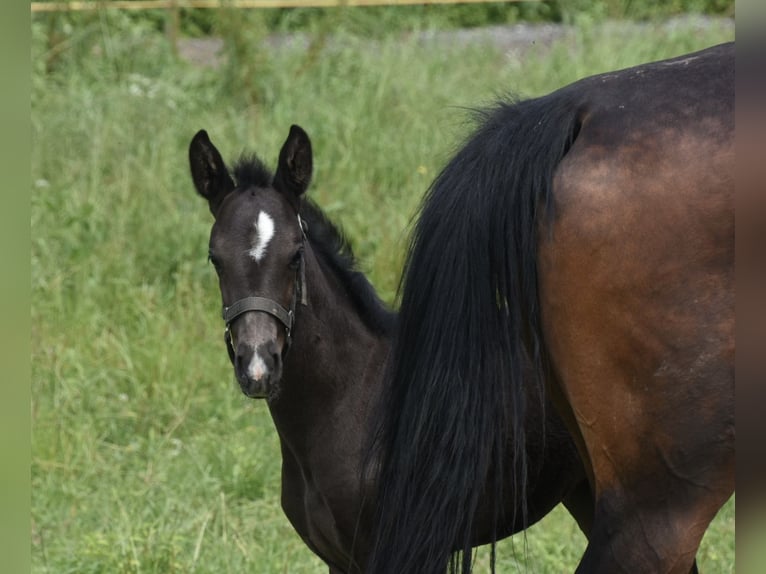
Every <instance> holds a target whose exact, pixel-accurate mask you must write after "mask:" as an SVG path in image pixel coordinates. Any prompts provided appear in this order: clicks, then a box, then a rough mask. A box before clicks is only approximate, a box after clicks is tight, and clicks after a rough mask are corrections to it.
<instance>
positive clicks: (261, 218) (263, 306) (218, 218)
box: [189, 126, 312, 398]
mask: <svg viewBox="0 0 766 574" xmlns="http://www.w3.org/2000/svg"><path fill="white" fill-rule="evenodd" d="M189 162H190V164H191V173H192V179H193V180H194V185H195V187H196V188H197V191H198V192H199V194H200V195H201V196H202V197H204V198H205V199H207V201H208V205H209V207H210V211H211V213H212V214H213V217H214V218H215V223H214V224H213V229H212V231H211V233H210V247H209V249H210V251H209V258H210V261H211V263H212V264H213V266H214V267H215V270H216V273H217V274H218V283H219V286H220V288H221V297H222V299H223V318H224V321H225V323H226V334H225V337H226V345H227V349H228V351H229V357H230V358H231V361H232V364H233V366H234V373H235V375H236V378H237V381H238V382H239V385H240V387H241V389H242V392H244V393H245V394H246V395H247V396H249V397H253V398H271V397H274V396H276V394H277V393H278V390H279V381H280V378H281V375H282V360H283V357H284V355H285V353H286V352H287V350H288V348H289V346H290V341H291V329H292V323H293V318H294V313H295V308H296V305H297V304H298V303H299V300H300V299H301V295H302V293H301V291H302V290H303V249H304V242H305V235H304V233H303V229H302V223H301V220H300V216H299V206H300V197H301V195H302V194H303V193H304V192H305V191H306V188H307V187H308V184H309V181H310V179H311V172H312V157H311V142H310V140H309V138H308V135H306V132H304V131H303V130H302V129H301V128H300V127H298V126H292V127H291V128H290V135H289V136H288V137H287V141H285V143H284V145H283V146H282V150H281V152H280V154H279V163H278V166H277V171H276V173H275V174H274V175H273V176H272V175H271V173H270V172H269V171H268V170H267V169H266V168H265V167H264V166H263V164H261V162H260V161H259V160H258V159H256V158H251V159H246V160H240V162H239V163H238V164H237V165H236V166H235V167H234V169H233V173H230V172H229V170H228V169H227V168H226V165H225V164H224V162H223V160H222V159H221V154H220V153H219V152H218V150H217V149H216V148H215V146H214V145H213V144H212V143H211V141H210V139H209V138H208V135H207V133H206V132H205V131H204V130H202V131H199V132H198V133H197V134H196V135H195V136H194V138H193V139H192V142H191V145H190V147H189Z"/></svg>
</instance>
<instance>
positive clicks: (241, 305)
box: [221, 214, 307, 364]
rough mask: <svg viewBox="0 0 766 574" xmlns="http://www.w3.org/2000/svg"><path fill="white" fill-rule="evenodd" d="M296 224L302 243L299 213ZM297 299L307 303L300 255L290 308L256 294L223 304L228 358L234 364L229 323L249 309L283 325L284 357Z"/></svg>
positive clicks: (303, 233)
mask: <svg viewBox="0 0 766 574" xmlns="http://www.w3.org/2000/svg"><path fill="white" fill-rule="evenodd" d="M298 226H299V227H300V230H301V243H302V244H303V245H305V244H306V228H307V225H306V222H305V221H303V219H301V216H300V214H298ZM298 300H300V302H301V305H306V304H307V299H306V263H305V257H303V256H302V257H301V259H300V264H299V266H298V269H297V270H296V272H295V284H294V287H293V297H292V300H291V301H290V309H289V310H288V309H285V308H284V307H283V306H282V305H280V304H279V303H277V302H276V301H274V300H273V299H269V298H267V297H258V296H251V297H244V298H242V299H238V300H237V301H235V302H234V303H232V304H231V305H229V306H228V307H226V306H224V307H223V309H222V311H221V316H222V317H223V321H224V323H225V324H226V329H225V330H224V333H223V338H224V340H225V341H226V350H227V351H228V353H229V359H230V360H231V362H232V364H234V357H235V354H234V347H233V346H232V341H231V330H230V327H231V324H232V323H233V322H234V320H235V319H236V318H237V317H239V316H240V315H242V314H244V313H247V312H249V311H260V312H261V313H268V314H269V315H271V316H272V317H275V318H276V319H277V320H278V321H279V322H280V323H282V325H284V327H285V346H284V349H283V351H282V356H283V357H284V356H285V355H286V354H287V351H289V350H290V346H291V345H292V343H293V337H292V332H293V326H294V325H295V308H296V307H297V305H298Z"/></svg>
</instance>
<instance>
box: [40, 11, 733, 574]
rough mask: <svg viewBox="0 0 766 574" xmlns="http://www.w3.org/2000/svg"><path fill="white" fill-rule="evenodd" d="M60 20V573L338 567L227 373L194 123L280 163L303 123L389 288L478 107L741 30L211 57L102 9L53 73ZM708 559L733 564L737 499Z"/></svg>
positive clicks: (559, 563) (47, 494) (553, 547)
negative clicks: (309, 540)
mask: <svg viewBox="0 0 766 574" xmlns="http://www.w3.org/2000/svg"><path fill="white" fill-rule="evenodd" d="M43 32H44V28H43V27H42V26H39V27H38V26H35V27H34V29H33V47H34V50H33V62H34V74H33V93H32V138H33V153H32V166H31V169H32V182H33V185H32V194H31V201H32V237H33V244H32V297H33V308H32V337H33V345H32V347H33V355H32V397H33V400H32V418H33V445H32V457H33V464H32V490H33V500H32V546H33V547H32V554H33V570H34V571H35V572H41V573H42V572H50V573H55V574H62V573H68V572H72V573H75V572H77V573H109V574H113V573H134V572H135V573H139V572H140V573H158V574H159V573H167V572H199V573H205V572H211V573H212V572H215V573H224V572H244V571H248V572H268V573H271V572H289V573H291V574H293V573H296V574H299V573H304V572H305V573H314V572H325V571H326V570H325V568H324V566H323V565H322V563H321V562H320V561H319V560H318V559H317V558H315V557H313V555H312V554H311V552H310V551H309V550H308V549H307V548H306V547H305V546H304V545H303V544H302V542H301V541H300V540H299V539H298V537H297V535H296V534H295V533H294V532H293V531H292V528H291V527H290V525H289V524H288V522H287V520H286V519H285V518H284V516H283V514H282V512H281V509H280V507H279V488H280V486H279V472H280V460H279V450H278V442H277V437H276V433H275V431H274V428H273V425H272V422H271V419H270V417H269V415H268V411H267V409H266V407H265V405H264V404H263V403H261V402H253V401H249V400H246V399H245V398H244V397H242V396H241V394H240V393H239V391H238V390H237V389H236V386H235V385H234V383H233V382H232V380H231V377H232V376H231V372H230V368H229V364H228V359H227V356H226V353H225V351H224V347H223V343H222V340H221V336H222V332H221V325H220V321H219V316H218V303H219V294H218V292H217V286H216V282H215V279H214V274H213V272H212V270H211V269H210V268H209V266H208V265H207V263H206V253H207V249H206V246H207V235H208V232H209V226H210V224H211V218H210V216H209V213H208V211H207V206H206V204H205V203H204V201H202V200H201V199H200V198H198V197H197V196H196V194H195V193H194V191H193V188H192V185H191V181H190V178H189V175H188V173H187V170H188V167H187V159H186V157H187V155H186V153H187V151H186V150H187V146H188V143H189V141H190V139H191V137H192V135H193V134H194V133H195V132H196V130H198V129H200V128H205V129H207V130H208V132H209V133H210V135H211V137H212V139H213V141H214V142H215V143H216V144H217V145H218V147H219V148H220V149H221V150H222V151H223V153H224V154H225V155H226V156H227V157H234V156H236V155H238V154H239V153H240V152H242V151H244V150H255V151H257V152H258V153H260V154H261V155H262V156H263V157H264V158H265V159H266V160H268V161H269V162H271V163H272V164H273V162H274V161H275V158H276V154H277V152H278V150H279V146H280V144H281V143H282V141H283V139H284V137H285V136H286V134H287V130H288V127H289V125H290V124H291V123H299V124H301V125H302V126H303V127H304V128H306V129H307V131H308V132H309V134H310V135H311V137H312V139H313V142H314V150H315V169H316V176H315V180H314V184H313V186H312V190H311V192H310V193H311V194H312V196H313V198H314V199H315V200H316V201H317V202H318V203H319V204H320V205H322V206H323V207H324V208H325V210H326V211H327V212H328V213H329V214H330V215H331V216H332V217H333V218H334V219H335V220H336V221H337V222H340V223H342V225H343V227H344V228H345V230H346V232H347V233H348V235H349V236H350V238H351V239H352V241H353V244H354V247H355V250H356V252H357V254H358V255H359V257H360V259H361V262H362V266H363V268H364V269H365V270H366V271H367V272H368V273H369V276H370V277H371V279H372V281H373V282H374V284H375V285H376V286H377V288H378V289H379V291H380V292H381V294H382V296H383V297H384V298H385V299H387V300H389V301H393V299H394V295H395V290H396V285H397V281H398V278H399V272H400V267H401V259H402V252H403V250H404V246H405V241H406V236H407V226H408V223H409V221H410V218H411V217H412V215H413V213H414V211H415V208H416V206H417V204H418V201H419V199H420V197H421V196H422V194H423V192H424V191H425V189H426V188H427V186H428V184H429V182H430V181H431V179H432V178H433V177H434V175H435V174H436V173H437V170H438V169H439V168H440V166H441V165H443V163H444V162H445V161H446V160H447V159H448V157H449V156H450V154H451V152H452V151H453V150H454V149H455V147H456V146H457V145H458V144H459V142H460V140H461V138H462V137H464V136H465V134H466V133H467V130H468V124H467V117H468V116H467V114H466V112H465V110H464V108H465V107H471V106H476V105H481V104H483V103H488V102H490V101H491V100H492V99H493V98H494V96H495V95H498V94H502V93H505V92H507V91H510V90H513V91H516V92H518V93H520V94H523V95H536V94H541V93H545V92H547V91H550V90H552V89H554V88H556V87H558V86H560V85H563V84H565V83H567V82H570V81H572V80H575V79H577V78H579V77H582V76H584V75H587V74H590V73H594V72H599V71H605V70H608V69H614V68H618V67H622V66H628V65H631V64H635V63H639V62H641V61H646V60H650V59H653V58H660V57H663V56H670V55H674V54H679V53H682V52H684V51H688V50H691V49H695V48H701V47H704V46H707V45H710V44H714V43H717V42H720V41H724V40H728V39H731V35H732V33H731V31H730V30H729V29H728V28H720V27H715V26H714V27H712V28H710V29H706V30H702V31H700V30H696V29H678V30H675V31H673V32H668V31H666V30H664V29H660V28H657V29H648V30H643V31H641V32H625V31H623V32H620V33H615V32H611V31H609V30H608V29H606V28H602V27H600V26H591V27H587V28H583V29H581V31H580V32H579V33H577V34H575V35H573V36H571V37H569V38H567V39H566V40H564V41H562V42H560V43H558V44H556V45H555V46H553V47H552V48H551V49H547V48H545V47H543V46H536V47H534V48H532V49H531V50H530V51H529V53H528V54H527V55H526V57H525V58H524V59H523V60H513V59H509V58H508V57H506V55H504V54H503V53H501V52H499V51H497V50H494V49H492V48H490V47H487V46H483V47H476V46H474V47H465V48H458V47H449V46H442V47H441V48H440V49H433V48H429V47H427V46H423V45H421V44H418V43H417V42H416V41H414V40H406V39H404V40H403V39H402V38H401V37H400V36H398V35H386V34H382V35H381V38H380V39H379V40H377V41H376V42H375V43H374V44H371V43H370V42H369V41H368V40H366V39H364V38H359V37H355V36H353V35H350V34H344V33H343V32H342V31H337V33H336V35H335V37H334V38H335V39H334V40H333V42H331V43H329V44H328V45H326V46H324V47H322V46H318V47H315V49H314V50H311V49H310V50H303V49H294V50H288V51H282V52H279V53H264V54H260V56H259V57H258V58H253V60H252V61H248V60H247V59H245V60H244V61H240V63H239V65H238V66H237V67H236V68H234V67H231V66H230V67H228V68H227V67H224V68H223V69H220V70H211V69H202V68H193V67H191V66H189V65H187V64H184V63H182V62H178V61H175V60H174V59H173V58H172V56H171V54H170V51H169V50H168V48H167V46H166V45H165V43H164V41H163V39H162V38H161V37H159V36H157V35H155V33H153V32H151V31H149V30H146V29H142V28H140V27H139V28H130V27H129V28H123V27H120V26H118V25H117V24H115V23H114V22H112V21H111V20H109V18H107V17H106V16H105V17H103V18H102V19H101V21H99V22H98V24H97V25H96V26H95V27H92V28H88V29H83V30H80V31H77V30H75V32H74V33H73V35H72V37H73V38H74V40H72V44H71V46H70V50H69V52H67V53H65V54H64V55H63V56H62V58H61V59H59V61H58V62H57V64H56V69H55V70H54V71H53V72H52V73H50V74H46V73H45V72H44V69H43V68H44V65H43V62H44V60H45V56H46V54H45V52H44V49H43V45H44V42H43V41H44V34H43ZM245 39H246V40H248V41H252V38H250V39H248V38H247V36H246V35H245ZM244 45H245V46H247V44H246V43H245V44H244ZM254 62H255V63H254ZM514 540H515V542H511V541H505V542H503V543H502V544H501V545H500V558H499V560H500V562H499V564H500V566H501V567H500V571H503V572H512V571H515V568H516V567H515V566H514V565H515V563H516V562H515V560H516V558H514V556H513V552H512V545H513V546H515V549H516V550H517V553H516V554H517V557H519V558H520V557H522V556H523V554H524V553H523V550H524V548H526V556H527V562H526V564H527V571H529V572H545V573H547V572H550V573H554V572H571V571H572V570H573V569H574V566H575V565H576V563H577V561H578V559H579V556H580V555H581V553H582V550H583V548H584V540H583V538H582V536H581V535H580V534H579V532H578V531H577V529H576V527H575V525H574V522H573V521H572V520H570V519H569V518H568V517H567V515H566V513H565V512H563V511H560V510H557V511H555V512H554V513H552V514H551V515H550V516H548V517H547V518H546V519H545V520H544V521H543V522H542V523H540V524H539V525H536V526H535V527H533V528H532V529H530V530H529V532H528V533H527V534H526V538H525V539H524V538H523V537H516V538H515V539H514ZM525 545H526V546H525ZM479 556H480V557H479V560H480V563H486V562H487V560H488V555H487V553H486V551H485V550H482V551H480V555H479ZM482 561H483V562H482ZM522 563H523V560H522ZM700 563H701V566H702V568H703V570H704V572H706V573H708V574H709V573H728V572H733V571H734V504H733V501H732V502H730V503H729V504H728V505H727V506H726V507H725V508H724V510H723V511H722V512H721V515H720V516H719V518H718V519H717V520H716V521H715V523H714V525H713V527H712V528H711V529H710V531H709V532H708V535H707V537H706V539H705V544H704V545H703V548H702V549H701V552H700Z"/></svg>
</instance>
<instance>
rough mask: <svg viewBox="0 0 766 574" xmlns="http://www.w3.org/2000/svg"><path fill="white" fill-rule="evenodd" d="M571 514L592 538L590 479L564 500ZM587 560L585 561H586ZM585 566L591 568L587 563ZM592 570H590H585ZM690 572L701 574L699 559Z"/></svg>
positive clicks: (598, 543) (587, 536) (586, 535)
mask: <svg viewBox="0 0 766 574" xmlns="http://www.w3.org/2000/svg"><path fill="white" fill-rule="evenodd" d="M562 502H563V504H564V506H565V507H566V509H567V510H568V511H569V514H571V515H572V517H573V518H574V519H575V520H576V521H577V524H578V526H579V527H580V530H581V531H582V532H583V534H584V535H585V537H586V538H588V539H589V540H590V538H591V534H592V529H593V511H594V509H593V505H594V503H593V494H592V491H591V488H590V484H589V483H588V481H586V480H584V481H583V482H582V483H580V484H579V485H578V486H577V487H576V488H575V489H574V490H573V491H572V492H571V493H569V494H568V495H567V496H566V497H564V500H563V501H562ZM596 545H597V546H598V547H602V546H604V544H603V543H601V542H596ZM584 562H585V561H584ZM583 568H590V566H588V565H587V564H585V565H584V566H583ZM584 571H590V570H584ZM689 574H699V570H698V568H697V561H696V560H694V562H693V563H692V567H691V570H690V572H689Z"/></svg>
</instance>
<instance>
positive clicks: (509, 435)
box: [367, 94, 580, 574]
mask: <svg viewBox="0 0 766 574" xmlns="http://www.w3.org/2000/svg"><path fill="white" fill-rule="evenodd" d="M563 99H564V98H561V97H560V96H558V97H557V96H556V95H555V94H554V95H553V96H548V97H545V98H540V99H536V100H528V101H523V102H519V103H515V104H500V105H498V106H497V107H495V108H494V109H491V110H489V111H487V112H484V113H482V120H483V122H482V125H481V127H480V128H479V129H478V131H477V132H476V133H475V134H474V135H473V137H472V138H471V139H470V140H469V141H468V142H467V144H466V145H465V146H464V147H463V149H462V150H460V151H459V152H458V153H457V155H456V156H455V157H454V158H453V159H452V160H451V161H450V163H449V164H448V165H447V166H446V167H445V168H444V170H443V171H442V172H441V174H440V175H439V176H438V177H437V179H436V180H435V181H434V183H433V184H432V186H431V188H430V189H429V191H428V193H427V195H426V198H425V201H424V204H423V205H422V207H421V214H420V218H419V220H418V222H417V225H416V227H415V230H414V235H413V238H412V244H411V247H410V252H409V256H408V260H407V264H406V268H405V274H404V275H403V279H402V281H403V282H402V302H401V310H400V322H399V327H398V331H397V336H396V340H395V344H394V348H393V350H392V356H391V359H390V363H389V370H388V372H387V377H386V379H387V385H386V388H385V389H384V396H383V398H382V402H381V411H380V418H379V421H378V423H379V424H378V432H377V434H376V439H375V440H376V443H375V444H374V445H373V450H372V451H371V452H372V459H374V460H377V462H378V464H379V465H380V466H379V469H380V470H379V482H378V493H377V499H376V504H375V507H374V512H375V523H374V524H375V532H374V541H373V548H372V555H371V560H370V562H369V565H368V569H367V572H369V573H370V574H392V573H397V574H430V573H443V572H444V571H445V570H446V568H447V565H448V564H451V565H452V570H453V571H460V572H465V573H467V572H470V569H471V561H472V553H471V546H472V531H473V529H474V522H475V518H476V512H477V508H478V507H479V503H480V500H481V499H482V497H490V500H492V501H493V502H492V504H494V505H495V506H494V509H495V516H494V522H493V525H492V526H493V527H494V530H493V531H496V530H497V529H498V528H500V526H501V525H502V524H508V523H510V522H509V521H513V523H514V524H519V522H518V521H522V523H523V524H525V525H526V506H525V504H524V501H525V500H526V457H525V417H524V413H525V406H526V402H525V401H526V397H527V396H529V395H528V391H529V389H530V386H534V389H533V390H534V391H535V392H534V393H533V395H532V396H536V397H540V398H541V400H542V392H543V391H542V384H543V365H544V356H543V354H544V352H543V341H542V336H541V333H540V313H539V305H538V295H537V237H538V232H539V224H540V222H541V221H542V216H543V215H549V214H550V213H551V210H552V207H553V205H552V198H551V184H552V178H553V173H554V170H555V168H556V166H557V164H558V163H559V162H560V161H561V159H562V157H563V156H564V154H565V153H566V152H567V150H568V148H569V146H570V145H571V144H572V142H573V141H574V138H575V137H576V136H577V132H578V130H579V125H580V123H579V119H578V118H579V115H580V114H579V113H578V110H577V108H576V106H574V105H572V104H571V103H569V102H566V101H563ZM530 373H532V375H531V376H530ZM529 422H530V423H533V424H542V421H529ZM510 457H512V459H511V458H510ZM508 461H511V463H510V464H509V463H508ZM504 469H505V470H507V469H511V472H512V473H513V476H512V477H511V476H505V477H504V476H503V472H504ZM504 483H509V484H512V485H513V489H512V490H511V492H512V496H513V498H514V499H515V500H516V501H519V502H518V509H517V510H518V512H519V513H520V515H519V516H504V515H503V514H502V511H501V509H502V506H503V505H502V501H501V495H502V490H503V484H504ZM507 492H508V490H507V489H506V494H507ZM514 514H516V511H514ZM493 554H494V553H493ZM493 569H494V568H493Z"/></svg>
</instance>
